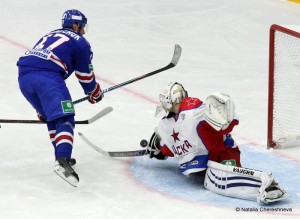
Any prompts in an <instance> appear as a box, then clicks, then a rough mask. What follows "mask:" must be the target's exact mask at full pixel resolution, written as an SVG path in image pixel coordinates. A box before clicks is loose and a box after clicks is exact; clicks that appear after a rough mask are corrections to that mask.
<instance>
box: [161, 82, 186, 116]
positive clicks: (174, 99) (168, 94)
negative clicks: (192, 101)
mask: <svg viewBox="0 0 300 219" xmlns="http://www.w3.org/2000/svg"><path fill="white" fill-rule="evenodd" d="M186 97H188V93H187V91H186V90H185V89H184V87H183V86H182V85H181V84H180V83H177V82H172V83H170V84H169V85H168V89H166V90H164V91H163V92H162V93H161V94H160V95H159V101H160V103H161V106H162V107H163V108H164V109H165V110H166V111H170V109H171V108H172V106H173V104H174V103H181V102H182V100H183V99H184V98H186Z"/></svg>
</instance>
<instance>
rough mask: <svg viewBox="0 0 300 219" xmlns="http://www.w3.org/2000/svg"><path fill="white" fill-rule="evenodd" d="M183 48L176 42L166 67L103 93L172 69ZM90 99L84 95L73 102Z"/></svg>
mask: <svg viewBox="0 0 300 219" xmlns="http://www.w3.org/2000/svg"><path fill="white" fill-rule="evenodd" d="M181 50H182V49H181V47H180V46H179V45H177V44H176V45H175V49H174V54H173V57H172V60H171V62H170V63H169V64H168V65H167V66H165V67H163V68H160V69H157V70H155V71H152V72H149V73H147V74H144V75H142V76H139V77H136V78H133V79H131V80H129V81H125V82H123V83H120V84H117V85H115V86H112V87H109V88H107V89H104V90H102V93H107V92H109V91H112V90H115V89H117V88H120V87H123V86H125V85H127V84H131V83H133V82H136V81H139V80H142V79H144V78H147V77H150V76H152V75H155V74H157V73H159V72H162V71H165V70H168V69H170V68H173V67H174V66H176V65H177V63H178V61H179V59H180V55H181ZM88 99H89V96H86V97H83V98H81V99H78V100H75V101H74V102H73V104H77V103H80V102H83V101H85V100H88Z"/></svg>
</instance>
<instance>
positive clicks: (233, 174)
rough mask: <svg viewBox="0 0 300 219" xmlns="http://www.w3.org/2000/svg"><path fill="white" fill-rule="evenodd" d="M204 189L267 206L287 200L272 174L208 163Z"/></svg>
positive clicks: (212, 162)
mask: <svg viewBox="0 0 300 219" xmlns="http://www.w3.org/2000/svg"><path fill="white" fill-rule="evenodd" d="M207 166H208V168H207V171H206V175H205V180H204V187H205V188H206V189H208V190H210V191H212V192H214V193H217V194H220V195H224V196H229V197H235V198H241V199H247V200H252V201H257V202H258V203H259V204H268V203H271V202H276V201H279V200H282V199H285V198H287V193H286V191H285V190H283V189H281V188H280V187H279V186H278V183H277V182H276V181H275V180H274V178H273V176H272V173H266V172H262V171H258V170H253V169H248V168H242V167H235V166H230V165H223V164H220V163H216V162H214V161H208V164H207Z"/></svg>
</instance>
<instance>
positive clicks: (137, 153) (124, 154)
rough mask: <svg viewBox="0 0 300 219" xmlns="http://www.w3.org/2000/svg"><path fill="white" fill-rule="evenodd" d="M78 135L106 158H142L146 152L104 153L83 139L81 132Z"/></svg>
mask: <svg viewBox="0 0 300 219" xmlns="http://www.w3.org/2000/svg"><path fill="white" fill-rule="evenodd" d="M78 135H79V136H80V137H81V139H82V140H83V141H84V142H85V143H86V144H87V145H89V146H90V147H91V148H93V149H94V150H96V151H97V152H99V153H100V154H103V155H104V156H107V157H136V156H144V155H146V152H147V151H146V150H136V151H105V150H103V149H101V148H100V147H97V146H96V145H95V144H93V143H92V142H91V141H90V140H89V139H87V137H85V136H84V135H83V134H82V133H81V132H78Z"/></svg>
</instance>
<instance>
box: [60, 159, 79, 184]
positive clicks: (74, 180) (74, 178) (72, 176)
mask: <svg viewBox="0 0 300 219" xmlns="http://www.w3.org/2000/svg"><path fill="white" fill-rule="evenodd" d="M74 161H75V162H74ZM72 164H73V165H75V164H76V160H75V159H74V158H71V159H69V160H67V159H66V158H65V157H59V158H56V161H55V166H54V172H55V173H56V174H57V175H59V176H60V177H61V178H62V179H63V180H65V181H66V182H68V183H69V184H70V185H72V186H74V187H77V184H78V182H79V177H78V175H77V173H76V172H75V171H74V169H73V168H72V166H73V165H72Z"/></svg>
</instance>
